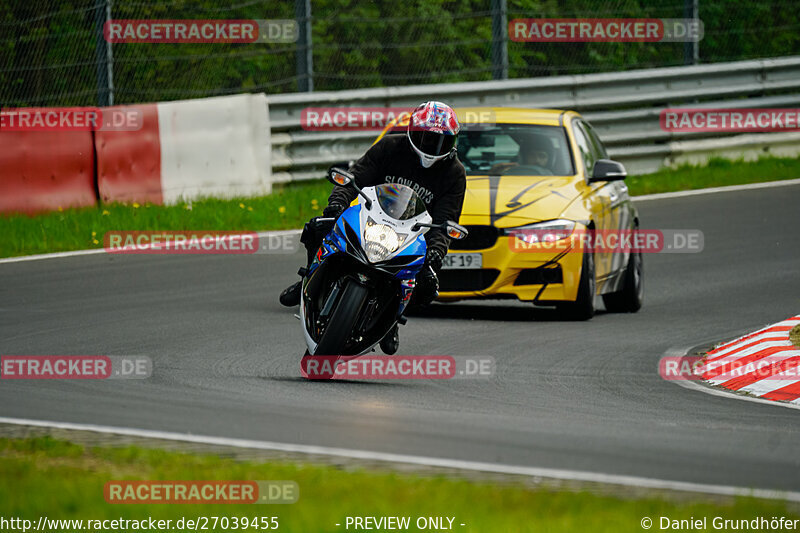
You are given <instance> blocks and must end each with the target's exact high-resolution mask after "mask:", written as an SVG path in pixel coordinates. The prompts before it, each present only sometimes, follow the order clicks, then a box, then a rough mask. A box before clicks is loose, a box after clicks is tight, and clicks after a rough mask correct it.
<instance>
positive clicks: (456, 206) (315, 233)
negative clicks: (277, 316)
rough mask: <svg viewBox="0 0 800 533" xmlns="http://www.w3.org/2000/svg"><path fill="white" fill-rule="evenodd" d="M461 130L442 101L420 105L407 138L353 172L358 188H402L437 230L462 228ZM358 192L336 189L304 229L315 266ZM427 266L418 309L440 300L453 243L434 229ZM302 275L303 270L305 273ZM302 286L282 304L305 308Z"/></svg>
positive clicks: (391, 342) (389, 140) (374, 152)
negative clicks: (458, 142)
mask: <svg viewBox="0 0 800 533" xmlns="http://www.w3.org/2000/svg"><path fill="white" fill-rule="evenodd" d="M460 129H461V127H460V125H459V123H458V117H457V116H456V113H455V111H453V109H452V108H451V107H450V106H448V105H446V104H443V103H442V102H437V101H428V102H425V103H423V104H420V105H419V106H418V107H417V108H416V109H414V111H413V112H412V113H411V116H410V118H409V121H408V129H407V130H406V133H405V134H389V135H386V136H384V137H383V138H382V139H381V140H380V141H378V142H377V143H375V144H374V145H372V147H371V148H370V149H369V150H367V152H366V153H365V154H364V155H363V156H362V157H361V159H359V160H358V161H356V162H355V163H354V164H353V165H352V166H351V168H350V172H352V174H353V175H354V176H355V179H356V184H357V185H358V186H359V187H361V188H364V187H370V186H374V185H379V184H381V183H400V184H403V185H407V186H409V187H411V188H412V189H414V191H415V192H416V193H417V194H418V195H419V196H420V198H421V199H422V201H423V202H425V206H426V208H427V210H428V212H429V213H430V215H431V218H432V219H433V223H434V224H442V223H444V222H446V221H448V220H453V221H456V222H458V218H459V216H460V215H461V207H462V204H463V203H464V191H465V189H466V171H465V170H464V165H462V164H461V161H459V160H458V157H457V154H456V139H457V137H458V133H459V131H460ZM357 194H358V193H357V192H356V191H355V189H353V188H352V187H340V186H338V185H337V186H334V188H333V192H331V194H330V196H329V197H328V206H327V207H326V208H325V209H324V210H323V211H322V217H315V218H312V219H311V221H309V222H308V223H307V224H306V226H305V228H304V229H303V235H302V236H301V238H300V240H301V242H302V243H303V244H304V245H305V246H306V250H307V251H308V264H309V265H310V264H311V262H312V260H313V257H314V254H315V253H316V252H317V250H318V249H319V247H320V245H321V244H322V240H323V238H324V237H325V235H327V234H328V233H329V232H330V230H331V229H332V228H333V225H334V223H335V222H334V221H328V222H324V221H320V218H333V219H334V220H335V219H336V218H338V217H339V215H341V214H342V212H343V211H344V210H345V209H347V207H349V205H350V203H351V202H352V201H353V200H354V199H355V198H356V196H357ZM425 240H426V243H427V253H426V256H425V264H424V266H423V268H422V270H420V272H419V274H418V275H417V278H416V287H415V288H414V293H413V296H412V303H413V304H415V305H427V304H429V303H430V302H432V301H433V300H434V299H435V298H436V297H437V296H438V294H439V280H438V277H437V273H438V272H439V270H440V269H441V268H442V259H443V258H444V256H445V255H446V254H447V249H448V247H449V246H450V239H449V238H448V237H447V234H446V232H445V231H444V230H441V229H438V228H432V229H430V230H429V231H428V232H427V233H426V234H425ZM302 271H303V269H301V272H302ZM301 290H302V282H300V281H298V282H297V283H294V284H293V285H291V286H290V287H288V288H287V289H285V290H284V291H283V292H282V293H281V295H280V302H281V304H283V305H285V306H287V307H292V306H295V305H299V304H300V296H301V295H300V292H301ZM399 343H400V341H399V337H398V333H397V325H395V326H394V328H393V329H392V331H390V332H389V333H388V334H387V335H386V336H385V337H384V338H383V340H381V343H380V346H381V349H382V350H383V351H384V353H386V354H389V355H392V354H394V353H395V352H396V351H397V349H398V347H399Z"/></svg>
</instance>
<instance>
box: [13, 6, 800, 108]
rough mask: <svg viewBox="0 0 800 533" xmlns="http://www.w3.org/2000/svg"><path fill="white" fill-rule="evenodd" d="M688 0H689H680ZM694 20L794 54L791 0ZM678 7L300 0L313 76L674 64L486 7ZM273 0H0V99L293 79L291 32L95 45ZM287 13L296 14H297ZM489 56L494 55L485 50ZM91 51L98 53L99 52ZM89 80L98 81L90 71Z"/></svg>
mask: <svg viewBox="0 0 800 533" xmlns="http://www.w3.org/2000/svg"><path fill="white" fill-rule="evenodd" d="M687 1H688V2H689V3H688V4H687ZM695 4H696V6H697V12H698V15H699V18H700V19H701V20H702V21H703V23H704V26H705V36H704V39H703V40H702V41H701V42H700V43H699V47H698V52H699V57H698V60H699V62H700V63H711V62H717V61H732V60H739V59H754V58H764V57H775V56H783V55H792V54H796V53H797V51H798V50H800V12H798V10H797V7H796V3H795V2H794V1H792V0H775V1H766V0H754V1H751V2H746V3H745V2H737V1H733V0H695ZM503 5H505V10H506V20H508V21H511V20H513V19H516V18H587V17H594V18H622V17H634V18H687V13H691V10H689V11H688V12H687V7H688V8H690V7H691V6H692V0H671V1H670V0H667V1H665V2H655V1H642V0H573V1H571V2H569V3H567V4H564V3H562V2H557V1H556V0H505V1H503V0H482V1H478V0H459V1H444V0H428V1H425V0H418V1H412V2H396V1H394V0H376V1H373V2H356V1H342V0H311V2H310V6H311V19H310V20H311V42H312V54H311V57H312V72H313V74H312V79H313V88H314V90H347V89H356V88H364V87H381V86H393V85H417V84H429V83H442V82H461V81H479V80H489V79H492V78H493V75H496V71H497V65H496V64H495V63H493V55H495V54H496V53H497V52H496V50H493V46H492V42H493V40H494V41H495V42H496V44H499V45H500V46H501V47H502V48H504V49H505V50H506V54H507V70H506V72H507V76H508V77H509V78H526V77H540V76H553V75H561V74H573V73H574V74H583V73H590V72H613V71H621V70H629V69H637V68H647V67H661V66H674V65H682V64H685V62H686V59H685V58H686V50H685V46H684V43H667V42H663V43H661V42H656V43H620V42H590V43H580V42H576V43H532V42H513V41H508V40H507V39H505V40H501V41H500V42H497V41H498V38H497V33H496V32H495V33H493V31H492V17H493V15H499V14H500V13H501V8H498V6H503ZM295 7H296V6H295V3H294V2H287V1H278V0H233V1H232V3H231V4H229V5H220V4H219V3H218V2H215V1H213V0H194V1H188V0H165V1H162V2H137V1H125V0H82V1H81V0H6V2H4V3H2V4H0V105H2V106H39V105H41V106H72V105H97V104H98V102H103V100H102V98H98V79H103V78H105V77H106V73H107V72H108V71H110V73H111V76H110V78H111V79H112V80H113V90H112V91H113V101H114V103H117V104H125V103H136V102H153V101H166V100H176V99H186V98H197V97H203V96H213V95H224V94H232V93H240V92H266V93H286V92H295V91H298V90H299V89H301V88H303V86H304V85H303V76H302V75H298V69H297V57H296V56H297V51H298V46H299V44H297V43H290V44H285V43H284V44H281V43H253V44H204V43H192V44H165V43H158V44H144V43H137V44H133V43H131V44H125V43H116V44H113V45H108V47H110V49H111V54H110V56H111V60H110V62H109V65H108V66H107V65H106V64H105V63H104V60H105V58H106V57H107V56H106V55H105V54H106V52H105V50H106V48H105V46H106V43H105V42H104V40H103V36H102V24H103V22H104V21H105V20H106V14H107V11H108V10H109V9H110V18H111V19H140V20H141V19H147V20H153V19H173V20H174V19H229V20H230V19H293V18H295ZM299 22H301V23H302V22H304V21H303V20H300V21H299ZM495 57H496V55H495ZM98 58H100V59H98ZM100 85H101V90H102V86H103V83H101V84H100Z"/></svg>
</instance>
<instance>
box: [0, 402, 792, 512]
mask: <svg viewBox="0 0 800 533" xmlns="http://www.w3.org/2000/svg"><path fill="white" fill-rule="evenodd" d="M798 407H800V406H798ZM0 424H15V425H21V426H34V427H48V428H56V429H66V430H74V431H91V432H94V433H104V434H112V435H126V436H131V437H143V438H149V439H163V440H172V441H180V442H192V443H199V444H208V445H214V446H230V447H234V448H249V449H256V450H272V451H281V452H293V453H303V454H312V455H327V456H333V457H345V458H348V459H360V460H367V461H382V462H390V463H404V464H413V465H421V466H430V467H439V468H453V469H459V470H472V471H478V472H492V473H499V474H511V475H520V476H530V477H542V478H549V479H559V480H566V481H581V482H591V483H605V484H611V485H622V486H627V487H637V488H648V489H660V490H675V491H682V492H698V493H703V494H716V495H722V496H750V497H754V498H765V499H774V500H785V501H791V502H800V492H786V491H778V490H767V489H747V488H744V487H734V486H729V485H707V484H703V483H691V482H686V481H670V480H665V479H653V478H644V477H635V476H620V475H614V474H600V473H595V472H580V471H576V470H560V469H554V468H539V467H531V466H514V465H503V464H495V463H481V462H475V461H462V460H458V459H441V458H436V457H422V456H416V455H400V454H394V453H382V452H370V451H366V450H351V449H346V448H329V447H326V446H310V445H305V444H286V443H279V442H268V441H257V440H247V439H234V438H227V437H209V436H202V435H190V434H185V433H173V432H168V431H157V430H146V429H133V428H121V427H111V426H100V425H94V424H73V423H69V422H49V421H44V420H29V419H24V418H7V417H0Z"/></svg>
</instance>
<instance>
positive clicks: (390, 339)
mask: <svg viewBox="0 0 800 533" xmlns="http://www.w3.org/2000/svg"><path fill="white" fill-rule="evenodd" d="M398 348H400V337H399V335H398V333H397V324H395V325H394V327H393V328H392V329H390V330H389V333H387V334H386V336H385V337H384V338H382V339H381V350H383V353H385V354H386V355H394V354H396V353H397V349H398Z"/></svg>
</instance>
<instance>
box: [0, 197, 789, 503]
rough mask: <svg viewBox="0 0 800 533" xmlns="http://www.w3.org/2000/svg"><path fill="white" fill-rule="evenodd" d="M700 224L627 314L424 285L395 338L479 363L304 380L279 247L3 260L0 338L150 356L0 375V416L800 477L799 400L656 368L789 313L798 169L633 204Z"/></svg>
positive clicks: (719, 480)
mask: <svg viewBox="0 0 800 533" xmlns="http://www.w3.org/2000/svg"><path fill="white" fill-rule="evenodd" d="M639 209H640V213H641V217H642V227H643V228H645V229H701V230H702V231H703V232H704V234H705V250H704V251H703V252H702V253H699V254H650V255H647V256H646V257H645V281H646V301H645V306H644V308H643V309H642V311H641V312H640V313H638V314H635V315H613V314H606V313H604V312H601V313H599V314H598V315H597V316H596V317H595V318H594V319H593V320H592V321H590V322H586V323H571V322H563V321H559V320H557V319H556V317H555V315H554V314H553V313H551V312H549V311H548V310H534V309H533V308H532V307H530V306H527V305H523V304H518V303H508V302H507V301H496V302H488V303H479V304H474V303H473V304H463V303H456V304H448V305H436V306H434V309H433V310H431V311H430V312H428V313H426V314H425V316H417V317H411V318H410V319H409V323H408V325H407V326H405V327H401V330H400V332H401V349H400V353H402V354H409V355H423V354H448V355H491V356H493V357H494V358H495V359H496V361H497V375H496V376H494V377H493V378H490V379H487V380H483V381H466V380H437V381H434V380H411V381H392V382H387V381H384V382H334V383H314V382H306V381H304V380H302V378H300V376H299V357H300V355H301V353H302V352H303V349H304V345H303V341H302V337H301V331H300V326H299V324H298V322H297V320H296V319H295V318H294V317H293V311H291V310H288V309H285V308H282V307H281V306H280V304H279V303H278V298H277V296H278V293H279V292H280V290H281V289H282V288H284V287H285V286H286V285H288V284H289V283H290V282H292V281H294V280H295V279H296V276H295V272H296V270H297V267H298V265H299V264H300V262H301V261H302V256H301V254H300V253H298V254H295V255H291V256H285V255H284V256H279V255H275V256H268V255H254V256H221V255H205V256H109V255H105V254H101V255H90V256H82V257H68V258H63V259H51V260H44V261H31V262H20V263H9V264H0V339H2V341H1V342H0V353H2V354H17V355H49V354H75V355H77V354H81V355H84V354H103V355H147V356H150V357H151V358H152V359H153V361H154V365H155V371H154V374H153V377H152V378H150V379H149V380H143V381H133V380H131V381H123V380H107V381H92V380H86V381H77V380H73V381H66V380H65V381H55V380H52V381H50V380H47V381H44V380H39V381H9V380H3V381H0V415H2V416H7V417H19V418H29V419H39V420H56V421H65V422H75V423H91V424H102V425H109V426H125V427H132V428H143V429H158V430H165V431H176V432H189V433H193V434H199V435H212V436H225V437H238V438H247V439H257V440H268V441H275V442H287V443H300V444H313V445H322V446H334V447H345V448H355V449H360V450H374V451H381V452H392V453H400V454H409V455H424V456H429V457H443V458H452V459H464V460H473V461H483V462H496V463H503V464H513V465H525V466H538V467H549V468H561V469H570V470H582V471H590V472H600V473H609V474H620V475H633V476H642V477H653V478H659V479H667V480H678V481H690V482H698V483H711V484H724V485H736V486H746V487H757V488H768V489H781V490H800V412H798V411H796V410H792V409H787V408H784V407H780V406H773V405H762V404H756V403H751V402H745V401H738V400H735V399H730V398H723V397H717V396H712V395H709V394H704V393H703V392H698V391H693V390H687V389H684V388H682V387H679V386H677V385H676V384H674V383H670V382H667V381H663V380H662V379H661V378H660V377H659V376H658V373H657V369H658V361H659V359H660V357H662V355H663V354H664V353H665V351H667V350H668V349H669V348H670V347H674V346H692V345H697V344H700V343H703V342H706V341H711V340H715V339H722V338H725V337H728V336H732V335H735V334H737V333H742V332H746V331H747V330H750V329H754V328H758V327H761V326H763V325H765V324H767V323H770V322H777V321H779V320H782V319H785V318H787V317H789V316H792V315H794V314H797V313H798V312H800V231H799V230H800V186H798V185H792V186H784V187H777V188H769V189H758V190H751V191H739V192H724V193H719V194H708V195H700V196H692V197H685V198H673V199H659V200H651V201H646V202H642V203H640V204H639Z"/></svg>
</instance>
